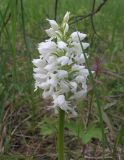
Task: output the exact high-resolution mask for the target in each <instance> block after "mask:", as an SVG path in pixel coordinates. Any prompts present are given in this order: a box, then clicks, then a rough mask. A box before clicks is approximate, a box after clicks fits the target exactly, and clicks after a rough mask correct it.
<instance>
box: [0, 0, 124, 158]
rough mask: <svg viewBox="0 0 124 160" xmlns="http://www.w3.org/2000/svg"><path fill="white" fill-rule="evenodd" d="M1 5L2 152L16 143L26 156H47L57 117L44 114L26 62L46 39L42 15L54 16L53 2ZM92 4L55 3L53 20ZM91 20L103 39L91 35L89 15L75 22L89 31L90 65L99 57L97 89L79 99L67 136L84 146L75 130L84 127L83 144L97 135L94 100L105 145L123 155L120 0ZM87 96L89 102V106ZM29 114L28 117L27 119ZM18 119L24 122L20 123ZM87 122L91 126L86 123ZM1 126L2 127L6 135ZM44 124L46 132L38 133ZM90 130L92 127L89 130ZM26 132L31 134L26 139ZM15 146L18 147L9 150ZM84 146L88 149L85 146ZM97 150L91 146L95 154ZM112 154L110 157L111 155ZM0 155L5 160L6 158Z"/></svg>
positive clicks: (123, 10) (123, 18) (123, 21)
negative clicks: (84, 98) (107, 140)
mask: <svg viewBox="0 0 124 160" xmlns="http://www.w3.org/2000/svg"><path fill="white" fill-rule="evenodd" d="M16 2H17V4H16ZM100 2H101V0H96V5H99V4H100ZM0 4H1V5H0V75H1V76H0V124H1V125H0V135H2V138H3V139H4V141H3V146H4V151H5V153H6V152H11V151H13V150H14V151H15V150H16V149H17V148H18V147H19V148H18V149H17V152H18V153H20V152H22V154H24V155H25V152H26V151H27V152H29V155H35V154H36V155H37V154H39V153H42V154H43V153H47V152H49V153H50V154H49V156H51V153H52V148H54V147H53V146H52V145H51V144H50V145H46V144H47V142H49V141H52V142H53V144H54V143H55V139H56V138H55V137H54V136H55V130H56V123H57V122H56V120H55V122H54V119H55V117H53V113H52V114H51V112H46V109H45V108H46V102H44V101H43V100H42V99H41V93H40V91H37V92H34V91H33V90H34V80H33V77H32V67H33V66H32V63H31V60H32V59H33V58H35V57H37V55H38V52H37V44H38V43H39V42H41V41H43V40H44V38H45V37H46V34H45V32H44V30H45V29H47V28H48V27H49V26H48V24H47V21H46V18H50V19H54V17H55V15H54V14H55V1H54V0H46V1H44V0H36V1H34V0H30V1H26V0H20V1H16V0H12V1H10V0H4V1H3V0H0ZM96 7H97V6H96ZM91 8H92V3H91V0H87V1H85V0H78V1H76V2H75V0H70V1H67V0H62V1H58V10H57V20H58V21H60V20H61V18H62V17H63V15H64V14H65V12H66V11H71V14H72V18H73V16H76V15H85V14H87V13H89V12H90V10H91ZM94 24H95V28H96V31H97V34H98V35H99V36H100V37H102V39H103V40H100V39H99V37H98V36H96V35H94V32H93V29H92V25H91V21H90V18H87V19H85V20H83V21H80V22H79V23H78V24H77V26H78V29H79V30H80V31H82V32H85V33H87V34H88V42H90V44H91V45H90V49H89V50H88V54H89V55H90V58H89V60H90V61H89V63H90V66H93V65H94V64H95V63H96V60H97V59H101V61H102V63H101V66H100V69H99V74H98V76H97V78H96V80H95V83H96V88H97V89H99V96H98V97H99V98H98V97H95V93H94V92H92V91H91V92H89V93H88V100H87V101H84V102H80V107H79V113H80V114H79V117H78V120H72V122H70V120H67V121H68V123H69V124H70V125H71V124H73V125H75V124H76V125H75V126H77V128H76V127H74V129H75V130H76V131H74V132H72V134H71V132H70V131H71V129H72V128H73V127H72V126H69V125H67V130H68V131H67V133H66V136H67V137H68V135H69V136H73V138H72V139H74V141H73V143H74V144H75V140H78V142H77V143H79V142H80V141H81V144H80V145H79V146H83V140H82V139H83V138H81V136H79V137H78V134H79V133H78V132H77V130H78V129H79V130H81V131H83V133H81V135H84V137H88V139H87V140H86V141H87V143H89V144H92V140H93V138H94V134H93V133H95V132H97V131H98V135H99V129H100V128H101V123H100V121H99V120H100V117H99V111H98V109H97V107H96V106H97V105H98V101H99V104H100V105H99V106H100V107H101V109H102V114H103V115H102V117H101V118H102V119H103V122H104V127H105V131H106V136H107V138H108V137H109V136H112V138H113V141H114V142H113V143H110V147H111V149H113V148H114V151H115V150H116V149H117V147H120V148H121V150H122V153H120V154H121V155H122V156H123V155H124V154H123V152H124V151H123V149H122V148H123V147H124V144H123V143H121V140H119V141H117V139H118V137H121V138H120V139H123V137H124V134H123V132H122V131H123V126H124V119H123V113H124V102H123V95H124V78H123V77H124V72H123V68H124V54H123V50H124V43H123V37H124V29H123V26H124V1H123V0H119V1H118V2H117V1H116V0H108V2H107V3H106V4H105V6H104V7H103V8H102V10H101V11H100V12H98V13H97V14H96V15H95V16H94ZM70 30H71V31H74V30H75V25H72V26H70ZM111 73H114V75H112V74H111ZM121 95H122V97H121ZM112 97H114V98H112ZM91 99H92V100H91ZM90 100H91V101H92V103H91V105H90ZM108 106H109V107H108ZM106 108H107V109H106ZM88 111H90V119H89V123H88V126H87V125H86V124H85V122H86V121H87V114H86V113H87V112H88ZM29 116H31V118H29V119H26V118H27V117H29ZM82 117H83V118H82ZM25 119H26V120H25ZM22 121H24V122H23V123H21V122H22ZM46 122H47V123H46ZM53 122H54V126H55V127H54V129H53V130H52V128H50V127H49V126H50V125H53ZM77 122H80V123H81V124H80V123H77ZM77 124H79V125H77ZM92 124H94V126H95V127H91V126H92ZM45 125H46V126H45ZM17 126H18V127H17ZM4 127H5V128H6V130H5V133H4ZM16 127H17V129H16V130H15V128H16ZM88 127H91V129H88ZM44 128H45V131H43V129H44ZM92 128H93V129H92ZM94 128H96V130H95V129H94ZM111 128H112V130H113V132H112V130H111ZM14 130H15V132H14V134H13V135H12V133H13V131H14ZM89 130H90V131H89ZM93 130H95V131H94V132H93ZM42 132H43V133H42ZM3 133H4V134H3ZM47 133H48V134H47ZM73 133H74V134H73ZM76 134H77V135H76ZM18 135H19V136H20V137H21V140H20V139H19V138H18ZM36 135H39V138H40V141H41V146H40V148H41V150H39V148H38V150H37V149H36V148H37V147H38V144H40V141H39V140H36V139H35V136H36ZM25 136H29V137H30V138H29V139H28V138H25ZM33 136H34V137H33ZM32 137H33V138H34V139H32ZM89 137H90V138H89ZM99 137H100V136H98V138H97V137H95V140H96V141H97V142H98V145H99V146H101V137H100V138H99ZM67 141H69V139H67ZM16 143H17V144H16ZM14 145H15V146H16V145H17V146H18V147H17V148H16V147H15V148H14ZM30 145H33V146H34V148H33V149H32V148H30V147H29V146H30ZM44 145H45V146H44ZM20 146H21V147H22V146H24V147H25V148H26V151H24V150H23V151H22V148H21V147H20ZM96 146H97V145H96ZM115 146H116V147H115ZM71 147H72V146H70V148H71ZM85 147H87V145H86V144H85ZM35 149H36V150H35ZM34 150H35V151H34ZM73 151H74V149H73V147H72V152H73ZM54 152H55V150H54ZM70 152H71V149H69V148H68V149H67V155H69V156H70V157H71V154H70ZM96 152H97V151H96ZM96 152H95V149H94V155H95V153H96ZM80 154H81V153H80V148H77V149H76V152H73V154H72V155H74V156H75V157H76V158H77V157H80ZM70 157H69V158H70ZM9 158H10V157H9ZM14 158H15V159H19V157H18V156H17V157H12V158H11V159H14ZM73 158H74V157H73ZM113 158H115V155H114V154H113ZM122 158H123V157H122ZM3 159H6V160H7V156H5V158H3ZM3 159H2V160H3Z"/></svg>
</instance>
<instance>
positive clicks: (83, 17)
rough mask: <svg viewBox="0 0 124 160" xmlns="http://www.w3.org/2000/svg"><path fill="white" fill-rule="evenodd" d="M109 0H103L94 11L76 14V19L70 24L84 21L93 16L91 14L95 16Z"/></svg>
mask: <svg viewBox="0 0 124 160" xmlns="http://www.w3.org/2000/svg"><path fill="white" fill-rule="evenodd" d="M107 1H108V0H103V1H102V3H101V4H100V5H99V6H98V7H97V8H96V9H95V10H94V12H90V13H88V14H86V15H82V16H76V17H75V18H74V19H75V20H74V21H72V22H70V25H72V24H75V23H77V22H79V21H82V20H84V19H86V18H88V17H91V16H94V15H95V14H97V13H98V12H99V11H100V10H101V9H102V7H103V6H104V5H105V3H106V2H107Z"/></svg>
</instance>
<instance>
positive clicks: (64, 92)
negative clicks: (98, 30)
mask: <svg viewBox="0 0 124 160" xmlns="http://www.w3.org/2000/svg"><path fill="white" fill-rule="evenodd" d="M69 14H70V13H69V12H67V13H66V14H65V16H64V18H63V21H62V24H61V25H59V24H57V22H56V21H54V20H49V19H48V22H49V24H50V29H47V30H46V33H47V35H48V36H49V37H50V38H49V39H48V40H46V41H45V42H41V43H39V45H38V51H39V53H40V56H39V58H38V59H34V60H33V61H32V62H33V64H34V65H35V68H34V74H33V76H34V79H35V89H37V88H41V89H42V90H43V98H45V99H47V98H51V99H52V102H53V105H52V106H51V108H55V109H57V108H61V109H62V110H64V111H65V112H71V113H72V114H73V115H76V111H75V108H76V101H78V100H79V99H81V98H83V97H85V96H86V93H87V84H86V80H87V76H88V74H89V72H88V69H86V68H85V65H84V64H85V58H84V53H83V52H84V51H83V50H85V49H86V48H87V47H88V46H89V44H88V43H85V42H83V40H84V39H85V37H86V34H84V33H80V32H79V31H76V32H73V33H72V34H70V35H69V33H68V31H69V25H68V21H69ZM80 43H82V45H81V44H80ZM82 46H83V50H82ZM86 55H87V54H86ZM87 57H88V56H87Z"/></svg>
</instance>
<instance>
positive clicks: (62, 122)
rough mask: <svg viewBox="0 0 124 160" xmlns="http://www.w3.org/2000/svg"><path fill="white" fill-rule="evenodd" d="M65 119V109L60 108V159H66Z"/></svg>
mask: <svg viewBox="0 0 124 160" xmlns="http://www.w3.org/2000/svg"><path fill="white" fill-rule="evenodd" d="M64 119H65V111H63V110H62V109H60V110H59V134H58V160H64V159H65V158H64Z"/></svg>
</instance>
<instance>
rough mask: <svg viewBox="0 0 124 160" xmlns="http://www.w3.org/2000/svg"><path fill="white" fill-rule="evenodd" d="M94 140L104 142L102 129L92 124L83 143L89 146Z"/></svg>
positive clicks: (85, 134) (83, 138)
mask: <svg viewBox="0 0 124 160" xmlns="http://www.w3.org/2000/svg"><path fill="white" fill-rule="evenodd" d="M92 138H96V139H99V140H102V132H101V128H98V127H97V126H96V124H91V126H90V127H89V128H88V130H87V132H86V133H83V137H82V141H83V143H84V144H87V143H88V142H89V141H90V140H91V139H92Z"/></svg>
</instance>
